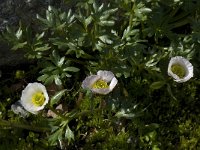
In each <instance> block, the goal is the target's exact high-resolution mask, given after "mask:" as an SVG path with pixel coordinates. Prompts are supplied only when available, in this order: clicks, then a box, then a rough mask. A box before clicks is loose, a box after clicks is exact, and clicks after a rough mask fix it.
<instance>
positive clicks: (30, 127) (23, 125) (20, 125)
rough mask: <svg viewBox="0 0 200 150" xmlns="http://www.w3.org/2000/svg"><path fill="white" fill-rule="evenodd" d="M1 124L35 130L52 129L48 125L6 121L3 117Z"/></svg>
mask: <svg viewBox="0 0 200 150" xmlns="http://www.w3.org/2000/svg"><path fill="white" fill-rule="evenodd" d="M0 126H7V127H10V128H22V129H26V130H31V131H35V132H47V131H51V129H50V128H47V127H35V126H30V125H25V124H20V123H15V122H10V121H6V120H1V119H0Z"/></svg>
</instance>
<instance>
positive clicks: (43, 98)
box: [20, 82, 49, 114]
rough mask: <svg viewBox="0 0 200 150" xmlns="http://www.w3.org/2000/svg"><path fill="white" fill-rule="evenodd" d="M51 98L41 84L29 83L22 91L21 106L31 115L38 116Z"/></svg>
mask: <svg viewBox="0 0 200 150" xmlns="http://www.w3.org/2000/svg"><path fill="white" fill-rule="evenodd" d="M48 101H49V96H48V94H47V91H46V88H45V86H44V85H42V84H41V83H37V82H35V83H29V84H28V85H27V86H26V88H25V89H24V90H23V91H22V96H21V100H20V102H21V104H22V106H23V107H24V108H25V109H26V110H27V111H29V112H30V113H33V114H37V113H38V111H39V110H42V109H43V108H44V106H45V105H46V104H47V103H48Z"/></svg>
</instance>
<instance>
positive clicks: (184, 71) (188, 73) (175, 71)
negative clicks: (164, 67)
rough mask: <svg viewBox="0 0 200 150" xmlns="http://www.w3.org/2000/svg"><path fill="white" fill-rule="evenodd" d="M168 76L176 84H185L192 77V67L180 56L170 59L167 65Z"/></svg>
mask: <svg viewBox="0 0 200 150" xmlns="http://www.w3.org/2000/svg"><path fill="white" fill-rule="evenodd" d="M168 75H169V76H171V77H173V78H174V81H176V82H179V83H182V82H186V81H188V80H189V79H190V78H192V77H193V66H192V64H191V63H190V62H189V61H188V60H187V59H185V58H183V57H182V56H176V57H172V58H171V60H170V62H169V65H168Z"/></svg>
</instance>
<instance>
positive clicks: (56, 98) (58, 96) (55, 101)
mask: <svg viewBox="0 0 200 150" xmlns="http://www.w3.org/2000/svg"><path fill="white" fill-rule="evenodd" d="M66 91H67V90H66V89H64V90H61V91H59V92H57V93H56V94H55V95H54V96H53V97H52V98H51V101H50V105H51V106H53V105H54V104H58V103H59V102H60V100H61V98H62V96H63V95H64V94H65V92H66Z"/></svg>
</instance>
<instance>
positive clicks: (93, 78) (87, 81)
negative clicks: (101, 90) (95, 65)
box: [81, 75, 101, 89]
mask: <svg viewBox="0 0 200 150" xmlns="http://www.w3.org/2000/svg"><path fill="white" fill-rule="evenodd" d="M100 78H101V77H100V76H98V75H91V76H88V77H86V78H85V80H83V83H82V85H81V86H82V88H83V89H87V88H89V89H91V88H92V85H93V84H94V83H95V82H96V81H97V80H99V79H100Z"/></svg>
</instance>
